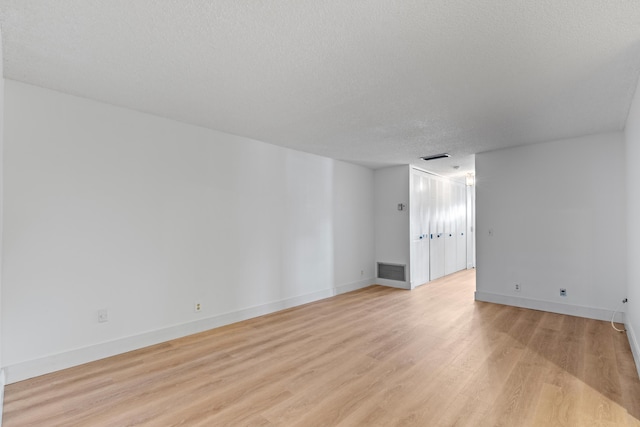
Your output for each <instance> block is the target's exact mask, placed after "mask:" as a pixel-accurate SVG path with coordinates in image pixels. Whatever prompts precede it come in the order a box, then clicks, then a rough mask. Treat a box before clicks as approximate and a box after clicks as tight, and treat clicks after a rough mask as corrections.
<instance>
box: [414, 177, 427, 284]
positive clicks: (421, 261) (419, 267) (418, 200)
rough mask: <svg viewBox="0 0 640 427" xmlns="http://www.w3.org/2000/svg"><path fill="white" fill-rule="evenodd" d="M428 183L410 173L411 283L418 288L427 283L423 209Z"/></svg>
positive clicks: (425, 226) (425, 228) (425, 234)
mask: <svg viewBox="0 0 640 427" xmlns="http://www.w3.org/2000/svg"><path fill="white" fill-rule="evenodd" d="M428 184H429V182H428V181H427V180H426V179H425V177H424V176H423V174H422V173H420V172H418V171H413V172H412V187H411V198H410V228H411V231H410V232H411V248H410V251H411V252H410V254H411V256H410V259H411V282H412V284H413V286H419V285H422V284H424V283H426V282H428V281H429V223H428V218H427V214H426V212H425V208H426V207H427V206H428V203H427V201H426V199H427V198H428V196H429V187H428Z"/></svg>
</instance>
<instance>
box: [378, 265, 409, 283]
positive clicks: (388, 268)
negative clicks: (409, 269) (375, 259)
mask: <svg viewBox="0 0 640 427" xmlns="http://www.w3.org/2000/svg"><path fill="white" fill-rule="evenodd" d="M404 270H405V266H404V265H401V264H387V263H384V262H379V263H378V279H388V280H398V281H400V282H404V281H405V280H406V279H405V274H404Z"/></svg>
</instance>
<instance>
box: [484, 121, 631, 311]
mask: <svg viewBox="0 0 640 427" xmlns="http://www.w3.org/2000/svg"><path fill="white" fill-rule="evenodd" d="M624 170H625V161H624V138H623V134H622V133H610V134H602V135H593V136H585V137H581V138H575V139H569V140H561V141H555V142H548V143H543V144H535V145H528V146H523V147H517V148H510V149H503V150H498V151H492V152H488V153H482V154H478V155H476V197H477V199H476V215H477V216H476V221H477V234H476V239H477V240H476V242H477V292H476V298H477V299H478V300H482V301H491V302H500V303H506V304H512V305H519V306H523V307H529V308H535V309H540V310H547V311H554V312H559V313H566V314H574V315H579V316H584V317H591V318H596V319H603V320H607V319H610V318H611V315H612V314H613V311H614V310H615V309H616V307H617V306H618V303H619V301H620V300H621V299H622V298H624V297H625V296H626V293H627V291H626V275H627V272H626V242H627V240H626V230H627V225H626V212H625V197H626V195H627V191H626V189H625V173H624ZM515 283H519V284H520V285H521V291H520V292H516V291H515V290H514V285H515ZM560 288H564V289H566V290H567V296H566V297H561V296H560V291H559V290H560ZM620 318H621V317H620Z"/></svg>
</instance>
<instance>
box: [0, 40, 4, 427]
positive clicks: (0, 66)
mask: <svg viewBox="0 0 640 427" xmlns="http://www.w3.org/2000/svg"><path fill="white" fill-rule="evenodd" d="M3 136H4V59H3V53H2V31H1V30H0V367H2V366H3V364H2V291H1V290H2V212H3V201H4V198H3V188H4V185H3V176H4V169H3V167H4V166H3V165H4V161H3V158H2V156H3V153H4V142H3V141H4V138H3ZM4 385H5V373H4V369H0V425H2V408H3V403H4Z"/></svg>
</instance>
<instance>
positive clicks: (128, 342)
mask: <svg viewBox="0 0 640 427" xmlns="http://www.w3.org/2000/svg"><path fill="white" fill-rule="evenodd" d="M373 282H374V279H369V280H362V281H358V282H354V283H349V284H346V285H341V286H336V287H334V288H330V289H326V290H323V291H318V292H313V293H310V294H306V295H300V296H297V297H292V298H287V299H284V300H280V301H275V302H271V303H267V304H262V305H258V306H254V307H249V308H245V309H242V310H237V311H233V312H228V313H224V314H219V315H215V316H211V317H207V318H204V319H199V320H196V321H193V322H188V323H183V324H179V325H174V326H170V327H168V328H164V329H159V330H155V331H149V332H145V333H142V334H137V335H133V336H129V337H124V338H120V339H117V340H113V341H108V342H104V343H100V344H96V345H91V346H87V347H83V348H78V349H74V350H70V351H66V352H63V353H59V354H52V355H49V356H45V357H41V358H38V359H34V360H28V361H25V362H21V363H16V364H14V365H9V366H6V367H5V370H3V371H2V373H1V375H2V379H4V374H5V371H6V381H7V384H12V383H15V382H18V381H22V380H26V379H29V378H33V377H37V376H40V375H44V374H48V373H51V372H55V371H59V370H62V369H67V368H71V367H73V366H78V365H82V364H84V363H89V362H93V361H96V360H100V359H104V358H106V357H111V356H115V355H117V354H122V353H126V352H128V351H133V350H138V349H141V348H144V347H148V346H151V345H155V344H160V343H163V342H166V341H170V340H173V339H176V338H181V337H184V336H187V335H192V334H197V333H199V332H204V331H207V330H209V329H213V328H218V327H220V326H225V325H229V324H231V323H236V322H241V321H243V320H247V319H251V318H254V317H258V316H263V315H265V314H270V313H274V312H276V311H280V310H284V309H287V308H291V307H296V306H299V305H302V304H308V303H310V302H314V301H319V300H322V299H325V298H329V297H332V296H334V295H337V294H343V293H346V292H351V291H354V290H357V289H360V288H364V287H367V286H370V285H371V284H373ZM3 384H4V383H3Z"/></svg>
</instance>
